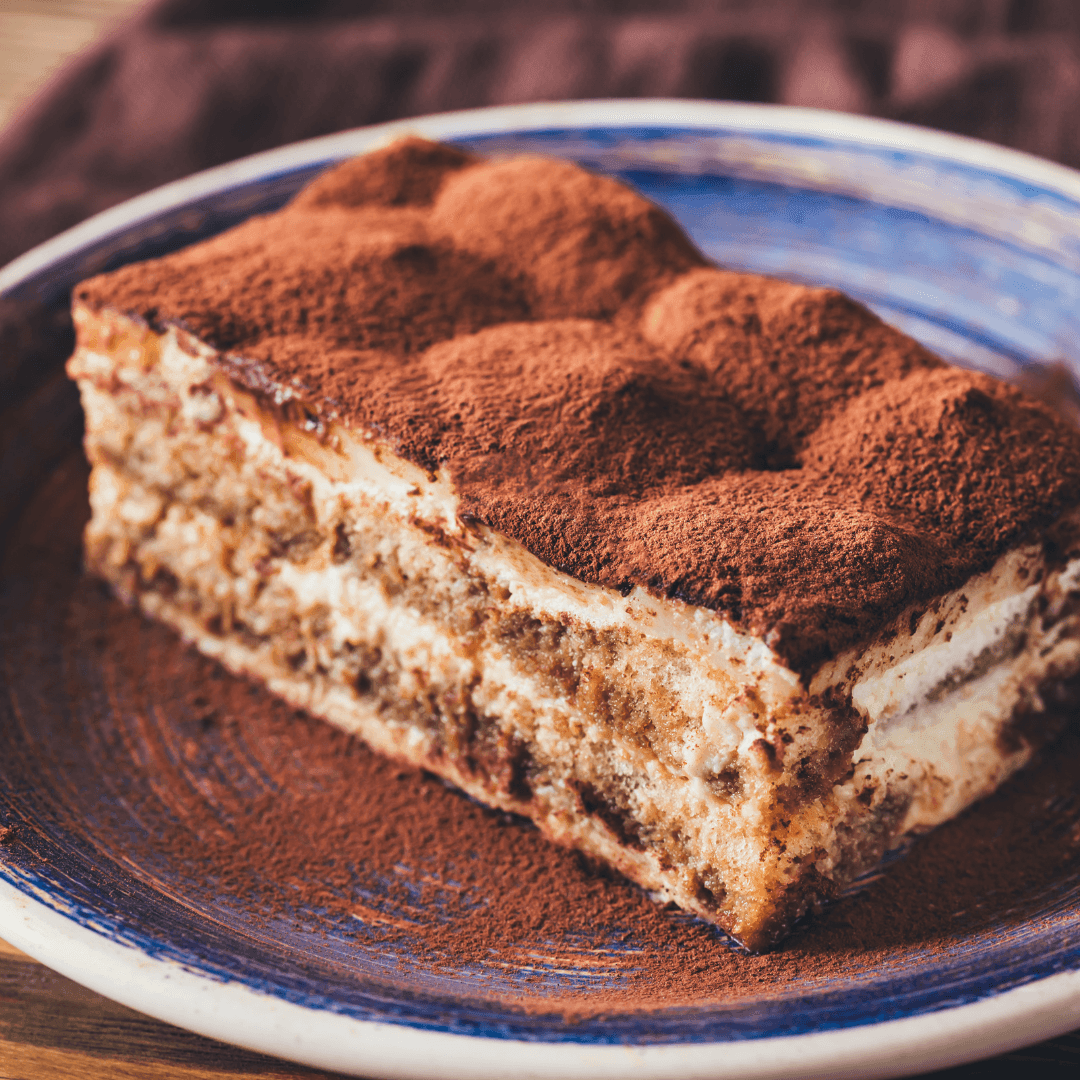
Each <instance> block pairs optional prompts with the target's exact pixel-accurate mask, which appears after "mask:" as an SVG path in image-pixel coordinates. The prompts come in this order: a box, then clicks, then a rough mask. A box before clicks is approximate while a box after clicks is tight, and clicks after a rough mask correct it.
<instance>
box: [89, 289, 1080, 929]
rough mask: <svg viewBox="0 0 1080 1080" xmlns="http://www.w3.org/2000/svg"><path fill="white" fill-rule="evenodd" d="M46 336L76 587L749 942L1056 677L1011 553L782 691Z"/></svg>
mask: <svg viewBox="0 0 1080 1080" xmlns="http://www.w3.org/2000/svg"><path fill="white" fill-rule="evenodd" d="M76 322H77V326H78V328H79V333H80V347H79V349H78V351H77V353H76V355H75V357H74V358H73V359H72V361H71V364H70V370H71V373H72V374H73V375H74V376H75V377H76V378H78V379H79V382H80V388H81V391H82V395H83V401H84V405H85V408H86V413H87V429H88V438H87V449H88V452H89V454H90V457H91V461H92V462H93V464H94V470H93V475H92V481H91V501H92V507H93V511H94V513H93V519H92V521H91V524H90V526H89V528H88V531H87V554H88V560H89V562H90V564H91V566H92V567H93V568H94V569H96V570H97V571H99V572H100V573H102V574H103V575H104V576H106V577H107V578H108V579H109V580H111V581H112V582H114V584H116V585H117V586H118V587H119V588H120V589H121V591H122V592H123V593H125V594H126V595H127V596H129V597H130V598H132V599H135V600H137V601H138V602H139V603H140V604H141V606H142V607H143V609H144V610H146V611H147V612H148V613H150V614H153V615H155V616H157V617H159V618H162V619H164V620H165V621H167V622H169V623H171V624H172V625H173V626H175V627H176V628H177V629H179V630H180V631H181V633H183V634H184V635H185V636H186V637H188V638H189V639H190V640H193V641H195V642H196V643H197V644H198V645H199V647H200V648H201V649H203V650H204V651H205V652H208V653H209V654H211V655H214V656H217V657H219V658H220V659H221V660H222V661H223V662H224V663H226V664H227V665H228V666H230V667H232V668H233V669H234V670H238V671H244V672H248V673H250V674H253V675H255V676H257V677H258V678H260V679H262V680H264V681H265V682H266V683H267V684H268V685H269V686H270V687H271V688H272V689H274V690H275V691H276V692H278V693H279V694H282V695H283V696H284V697H286V698H287V699H288V700H290V701H292V702H293V703H295V704H297V705H299V706H302V707H305V708H308V709H310V710H311V711H313V712H315V713H316V714H318V715H321V716H324V717H326V718H328V719H330V720H332V721H334V722H335V723H337V724H339V725H341V726H343V727H346V728H348V729H350V730H353V731H355V732H357V733H359V734H361V735H362V736H363V737H364V738H365V739H366V740H367V741H368V742H370V743H371V744H372V745H374V746H376V747H377V748H380V749H382V750H384V751H386V752H388V753H391V754H394V755H396V756H398V757H401V758H405V759H407V760H410V761H413V762H418V763H421V764H423V765H424V766H425V767H427V768H430V769H432V770H434V771H436V772H438V773H439V774H440V775H443V776H445V777H447V778H448V779H450V780H452V781H453V782H454V783H456V784H459V785H460V786H462V787H463V788H464V789H465V790H467V791H469V792H471V793H472V794H474V795H476V796H477V797H479V798H481V799H483V800H484V801H486V802H489V803H494V804H496V805H499V806H503V807H504V808H506V809H511V810H515V811H517V812H519V813H524V814H527V815H529V816H530V817H532V818H533V820H535V821H536V822H537V823H538V824H539V825H540V827H541V828H543V829H544V830H545V832H547V833H548V834H549V835H551V836H553V837H555V838H556V839H560V840H563V841H566V842H571V843H573V844H574V845H575V846H577V847H579V848H581V849H582V850H585V851H587V852H589V853H591V854H594V855H597V856H599V857H601V858H603V859H605V860H606V861H607V862H609V863H611V864H612V865H614V866H616V867H618V868H619V869H620V870H622V871H623V872H624V873H626V874H628V875H629V876H630V877H632V878H634V879H635V880H637V881H639V882H640V883H642V884H643V885H645V886H646V887H647V888H649V889H651V890H654V891H656V892H658V893H659V894H661V895H662V896H664V897H667V898H670V899H674V900H675V901H676V902H678V903H679V904H680V905H681V906H683V907H685V908H687V909H689V910H693V911H697V912H698V913H700V914H702V915H704V916H706V917H708V918H710V919H712V920H714V921H716V922H718V923H719V924H720V925H721V926H723V927H724V928H725V929H727V930H729V931H730V932H732V933H733V934H734V935H735V936H736V937H738V938H740V939H741V940H743V941H744V942H745V943H747V944H748V945H750V946H752V947H763V946H766V945H768V944H771V943H772V942H773V941H775V940H776V939H777V937H778V936H779V935H780V934H781V933H782V932H783V931H784V930H786V928H787V927H788V926H789V925H790V922H791V921H792V920H793V919H794V918H795V917H797V916H798V915H799V914H800V913H801V912H802V911H803V910H805V909H806V908H807V907H808V906H809V905H811V904H813V903H814V902H815V901H817V900H818V899H821V898H824V897H827V896H829V895H831V894H832V893H834V892H835V891H836V890H838V889H839V888H841V887H843V885H844V884H846V883H847V882H848V881H849V880H851V878H852V877H853V876H854V875H855V874H857V873H858V872H860V871H861V870H862V869H865V868H866V867H868V866H869V865H872V863H873V862H874V861H876V859H877V858H878V857H879V856H880V854H881V853H882V851H884V850H885V849H886V848H887V847H888V846H889V845H891V844H892V843H894V842H895V841H896V840H897V839H899V838H900V837H901V836H902V835H903V834H904V833H905V832H907V831H909V830H911V829H915V828H925V827H929V826H931V825H933V824H936V823H937V822H940V821H942V820H945V819H946V818H948V817H949V816H952V815H953V814H955V813H956V812H957V811H958V810H959V809H960V808H962V807H963V806H964V805H966V804H967V803H969V802H970V801H972V800H973V799H975V798H977V797H979V796H980V795H982V794H985V793H987V792H988V791H990V790H992V789H993V787H995V786H996V785H997V784H998V783H999V782H1000V781H1001V780H1002V779H1003V778H1004V777H1005V776H1006V775H1007V774H1008V773H1009V772H1010V771H1012V770H1013V769H1015V768H1017V767H1019V766H1020V765H1021V764H1023V762H1024V761H1026V760H1027V759H1028V757H1029V756H1030V753H1031V750H1032V747H1033V746H1034V745H1035V744H1037V743H1038V742H1039V741H1040V740H1041V739H1042V738H1045V737H1046V735H1047V732H1045V731H1040V730H1039V728H1038V722H1037V714H1038V711H1039V700H1038V694H1039V692H1040V688H1041V687H1042V686H1043V685H1044V684H1045V683H1047V682H1048V681H1050V682H1054V681H1056V680H1057V679H1058V678H1059V677H1063V676H1065V675H1068V674H1069V673H1071V672H1072V671H1073V670H1075V669H1076V667H1077V665H1078V663H1080V655H1078V652H1080V646H1078V644H1077V640H1076V637H1075V634H1076V620H1075V616H1074V615H1073V613H1072V608H1071V607H1070V600H1073V601H1074V600H1075V599H1076V580H1075V578H1076V572H1077V566H1078V565H1080V564H1078V563H1077V562H1076V560H1075V559H1073V560H1072V561H1071V562H1070V561H1069V559H1070V558H1071V557H1072V555H1073V554H1074V553H1073V552H1072V551H1071V549H1070V548H1068V547H1066V546H1063V544H1062V543H1058V544H1057V546H1056V549H1055V551H1054V552H1052V553H1051V555H1052V557H1049V558H1048V553H1047V551H1046V550H1045V547H1044V546H1043V545H1037V544H1031V545H1028V546H1026V547H1023V548H1018V549H1017V550H1015V551H1013V552H1012V553H1010V554H1009V555H1008V556H1006V557H1005V558H1003V559H1002V560H999V562H998V564H997V565H995V567H993V568H992V570H991V571H990V572H989V573H987V574H985V575H982V576H980V577H977V578H975V579H972V580H971V581H969V582H968V583H966V585H965V589H964V591H963V592H962V593H954V594H952V595H946V596H944V597H942V598H940V599H939V600H937V601H936V602H935V603H934V604H933V605H931V606H930V607H929V608H926V609H925V610H920V609H914V608H913V609H909V610H908V611H906V612H904V613H903V614H902V617H901V618H900V619H899V620H897V621H895V622H894V623H892V624H890V625H888V626H886V627H885V630H884V632H883V634H881V635H879V637H878V638H877V639H875V640H873V641H871V642H868V643H863V645H862V646H860V647H859V648H858V649H855V650H851V651H850V652H849V653H848V654H847V655H845V656H842V657H840V658H838V659H837V660H836V661H835V662H834V663H833V664H831V665H829V666H826V667H825V668H822V669H821V670H819V671H818V672H817V673H816V675H815V676H814V677H813V679H812V681H811V683H810V685H809V687H807V686H805V685H804V684H803V682H802V681H801V680H800V679H799V678H798V677H797V676H796V675H795V674H794V673H793V672H792V671H791V670H790V669H788V668H787V667H785V666H784V664H783V663H782V662H781V661H780V659H779V658H778V656H777V655H776V653H775V652H774V651H773V650H772V649H770V648H769V647H768V646H767V645H766V644H764V643H763V642H761V641H759V640H755V639H754V638H752V637H750V636H748V635H746V634H745V633H743V632H741V631H740V630H739V629H738V628H736V627H735V626H733V625H732V624H731V623H730V621H729V620H727V619H725V618H724V617H723V616H721V615H719V614H717V613H715V612H713V611H710V610H708V609H705V608H702V607H694V606H691V605H687V604H685V603H683V602H681V601H661V600H657V599H656V598H654V597H652V596H650V595H649V594H647V593H646V592H644V591H643V590H634V591H631V592H629V593H627V594H626V595H623V594H622V593H620V592H618V591H615V590H611V589H607V588H604V587H603V586H599V585H590V584H587V583H583V582H581V581H578V580H575V579H573V578H571V577H569V576H567V575H565V574H563V573H561V572H559V571H557V570H554V569H552V568H551V567H549V566H546V565H544V564H543V563H542V562H541V561H540V560H538V559H537V558H536V557H535V556H534V555H532V554H531V553H530V552H528V551H527V550H526V549H525V548H524V547H523V546H522V545H520V544H518V543H517V542H516V541H514V540H513V539H511V538H508V537H504V536H501V535H499V534H498V533H496V532H494V531H493V530H491V529H490V528H489V527H487V526H485V525H484V524H482V523H480V522H477V521H476V520H475V519H469V518H468V517H464V516H463V515H462V512H461V500H460V495H459V493H458V492H457V491H456V490H455V488H454V486H453V482H452V478H451V477H449V476H448V475H447V474H446V472H445V471H443V472H441V473H438V474H436V475H434V476H431V475H429V474H428V473H426V472H425V471H424V470H421V469H418V468H417V467H416V466H415V465H414V464H412V463H410V462H409V461H407V460H405V459H402V458H400V457H399V456H397V455H396V454H395V453H394V452H393V451H392V449H391V448H390V447H389V446H388V445H387V444H386V443H385V442H383V441H380V440H377V439H371V438H365V437H363V436H362V435H361V434H360V433H357V432H355V431H352V430H349V429H347V428H344V427H342V426H340V425H326V426H324V427H323V428H322V430H321V431H320V430H318V429H315V430H308V428H310V427H312V425H308V424H307V423H306V422H305V421H303V420H302V419H300V420H299V421H298V420H295V419H290V418H289V417H288V416H287V415H286V414H285V411H283V410H282V409H281V408H280V407H277V406H275V405H274V403H273V402H272V401H268V400H266V399H265V398H261V397H260V396H258V395H255V394H252V393H251V392H250V391H249V390H247V389H245V388H243V387H240V386H237V385H236V384H234V383H233V382H232V381H231V380H230V379H229V378H228V377H227V375H226V371H227V367H226V366H223V365H222V363H221V360H220V357H219V356H218V354H216V353H215V351H214V350H212V349H209V348H207V347H205V346H200V345H199V344H198V343H197V342H195V341H193V340H191V339H190V338H189V337H187V336H186V335H184V334H183V333H180V332H177V331H176V330H170V331H169V332H167V333H166V334H165V335H157V334H155V333H153V332H151V331H148V330H146V329H145V328H142V327H140V326H139V325H137V324H136V323H134V322H132V321H130V320H128V319H126V318H124V317H122V316H117V315H114V314H102V313H93V312H90V311H87V310H78V311H77V312H76ZM1070 528H1071V527H1066V526H1065V525H1064V524H1063V525H1062V526H1061V528H1060V529H1059V533H1060V534H1061V535H1062V536H1069V535H1073V534H1074V533H1076V532H1078V531H1080V530H1072V531H1071V532H1070ZM928 703H929V707H928V708H927V705H928ZM1029 716H1035V718H1036V720H1035V724H1034V725H1033V730H1028V729H1027V728H1017V727H1016V723H1017V720H1018V719H1019V718H1020V717H1029Z"/></svg>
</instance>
